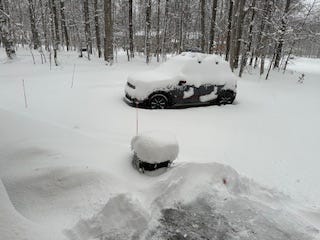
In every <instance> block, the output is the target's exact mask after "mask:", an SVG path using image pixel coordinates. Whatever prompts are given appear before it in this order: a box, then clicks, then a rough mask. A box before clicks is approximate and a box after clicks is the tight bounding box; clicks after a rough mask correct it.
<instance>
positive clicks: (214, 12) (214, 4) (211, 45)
mask: <svg viewBox="0 0 320 240" xmlns="http://www.w3.org/2000/svg"><path fill="white" fill-rule="evenodd" d="M217 5H218V0H213V1H212V13H211V25H210V43H209V53H210V54H212V53H213V49H214V35H215V27H216V16H217Z"/></svg>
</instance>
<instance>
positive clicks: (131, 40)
mask: <svg viewBox="0 0 320 240" xmlns="http://www.w3.org/2000/svg"><path fill="white" fill-rule="evenodd" d="M158 1H160V0H158ZM132 17H133V9H132V0H129V49H130V58H134V45H133V19H132Z"/></svg>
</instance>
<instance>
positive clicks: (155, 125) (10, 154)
mask: <svg viewBox="0 0 320 240" xmlns="http://www.w3.org/2000/svg"><path fill="white" fill-rule="evenodd" d="M1 51H3V49H1ZM1 56H4V54H3V52H1ZM36 60H37V64H36V65H33V63H32V58H31V56H30V54H29V53H28V51H24V50H22V49H20V50H19V51H18V58H17V59H16V60H15V61H14V62H7V61H5V60H4V59H0V121H1V124H0V177H1V179H2V182H3V185H4V187H5V188H4V187H3V186H2V184H1V185H0V200H1V204H0V205H1V215H0V237H1V239H2V238H3V239H12V240H14V239H17V240H18V239H19V240H20V239H22V237H21V236H23V237H24V238H25V239H63V238H66V239H129V238H128V236H131V237H132V239H139V238H140V239H143V238H145V239H163V238H170V237H171V238H174V237H176V238H177V239H179V237H180V238H182V237H186V239H188V238H189V239H198V238H200V236H206V237H209V235H210V236H211V237H212V238H213V237H216V239H221V238H222V237H225V238H227V239H317V238H318V237H319V229H320V210H319V205H320V201H319V199H320V189H319V188H318V187H317V182H319V180H320V178H319V174H318V171H319V169H320V163H319V159H320V149H319V147H318V145H319V144H318V142H319V140H318V139H319V136H320V127H319V122H320V110H319V104H320V97H319V93H318V92H319V87H320V82H319V79H320V68H319V66H320V60H319V59H304V58H297V59H296V60H294V61H293V62H292V63H291V65H290V70H289V71H288V72H287V73H286V74H285V75H283V74H282V73H281V72H272V74H271V79H270V80H268V81H265V80H264V79H263V78H259V77H257V75H256V74H255V73H254V72H252V73H250V71H251V70H249V69H248V71H249V73H246V74H245V76H244V77H243V79H241V80H240V81H239V82H238V95H237V99H236V103H235V104H233V105H227V106H221V107H220V106H209V107H198V108H189V109H179V110H163V111H161V110H156V111H151V110H144V109H139V110H138V111H139V112H138V116H139V131H140V132H141V131H151V130H160V131H170V132H172V133H173V134H174V135H176V136H177V139H178V142H179V150H180V152H179V157H178V160H177V163H176V164H175V165H174V167H173V168H172V169H171V170H170V171H168V172H167V173H165V174H163V175H161V176H158V177H150V176H144V175H142V174H140V173H138V172H137V171H135V170H134V169H133V168H132V167H131V163H130V161H131V159H130V158H131V151H130V140H131V138H132V137H133V136H134V135H135V131H136V125H135V124H136V118H135V117H136V109H134V108H131V107H129V106H127V105H126V104H125V103H124V102H123V101H122V97H123V94H124V85H125V82H126V78H127V76H128V75H129V74H132V73H134V72H136V71H140V70H148V69H152V68H154V67H155V66H156V65H157V64H156V63H152V64H151V65H149V66H147V65H145V64H144V62H143V59H140V58H139V57H137V59H136V60H135V61H134V62H133V63H127V62H126V61H125V57H124V56H121V55H119V63H118V64H115V65H114V66H112V67H106V66H105V65H104V64H103V61H100V60H98V59H96V58H93V60H92V61H91V62H88V61H87V60H86V59H78V58H77V57H76V54H75V53H64V54H63V56H62V57H61V65H60V66H59V67H52V70H51V71H50V68H49V65H48V64H44V65H41V64H40V58H38V56H36ZM74 64H75V65H74ZM74 66H75V69H76V71H75V76H74V85H73V88H71V81H72V72H73V68H74ZM296 71H298V72H296ZM302 72H303V73H305V74H306V76H305V80H304V83H303V84H300V83H298V79H299V76H300V75H301V73H302ZM22 79H24V80H25V84H26V93H27V101H28V108H27V109H26V108H25V105H24V96H23V91H22ZM216 162H218V163H220V164H217V163H216ZM226 165H230V166H232V168H234V169H236V170H237V172H239V173H240V175H239V174H238V173H237V172H236V171H235V170H233V169H232V168H231V167H228V166H226ZM244 176H247V177H244ZM250 179H254V181H253V180H250ZM0 183H1V182H0ZM8 196H9V198H8ZM3 213H4V214H3ZM207 213H210V214H207ZM177 219H179V221H177ZM14 223H16V224H14ZM187 223H188V224H187ZM201 224H202V225H201ZM212 229H216V230H217V231H214V233H213V232H212ZM44 233H46V234H44ZM214 234H216V235H214ZM135 237H136V238H135ZM197 237H198V238H197Z"/></svg>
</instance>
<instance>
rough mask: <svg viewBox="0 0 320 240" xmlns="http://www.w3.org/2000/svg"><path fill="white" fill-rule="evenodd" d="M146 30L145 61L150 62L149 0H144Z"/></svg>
mask: <svg viewBox="0 0 320 240" xmlns="http://www.w3.org/2000/svg"><path fill="white" fill-rule="evenodd" d="M146 4H147V6H146V30H145V54H146V63H149V62H150V50H151V42H150V41H151V39H150V30H151V0H146Z"/></svg>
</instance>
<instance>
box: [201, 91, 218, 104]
mask: <svg viewBox="0 0 320 240" xmlns="http://www.w3.org/2000/svg"><path fill="white" fill-rule="evenodd" d="M217 97H218V95H217V91H216V90H215V91H213V92H211V93H209V94H207V95H203V96H200V101H201V102H208V101H211V100H213V99H216V98H217Z"/></svg>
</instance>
